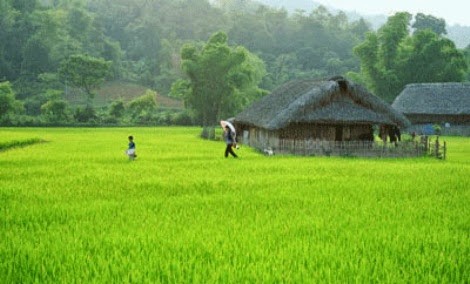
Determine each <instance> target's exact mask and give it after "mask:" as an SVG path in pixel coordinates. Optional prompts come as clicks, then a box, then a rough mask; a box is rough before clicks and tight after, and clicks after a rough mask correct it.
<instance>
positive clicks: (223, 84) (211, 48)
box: [175, 32, 265, 126]
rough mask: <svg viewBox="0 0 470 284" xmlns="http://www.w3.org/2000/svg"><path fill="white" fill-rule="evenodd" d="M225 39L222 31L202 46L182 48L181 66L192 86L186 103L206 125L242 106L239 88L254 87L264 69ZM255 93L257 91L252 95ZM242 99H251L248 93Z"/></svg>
mask: <svg viewBox="0 0 470 284" xmlns="http://www.w3.org/2000/svg"><path fill="white" fill-rule="evenodd" d="M227 40H228V38H227V35H226V34H225V33H223V32H218V33H215V34H213V35H212V36H211V38H210V39H209V41H208V42H207V43H206V44H205V45H204V46H203V47H202V48H201V49H198V48H197V47H196V46H195V45H191V44H188V45H186V46H184V47H183V49H182V50H181V58H182V60H183V61H182V68H183V70H184V71H185V73H186V75H187V76H188V77H189V80H190V86H191V92H186V94H187V95H189V96H187V97H185V102H186V103H187V105H189V106H190V107H191V108H192V109H194V110H195V112H196V115H197V118H198V120H200V121H201V122H202V124H203V125H205V126H207V125H215V124H217V121H218V120H220V119H221V118H222V117H223V116H226V115H233V114H235V113H236V112H237V111H239V110H240V109H241V108H242V107H243V106H245V105H246V103H245V104H243V102H242V100H241V99H240V98H239V97H240V94H241V92H240V91H243V90H252V89H255V90H256V88H257V85H258V84H259V82H260V81H261V78H262V76H263V75H264V72H265V71H264V65H263V63H262V62H261V61H260V60H259V59H258V58H257V57H256V56H255V55H254V54H250V53H249V51H248V50H246V49H245V48H243V47H230V46H229V45H228V42H227ZM178 86H181V84H180V83H179V84H178ZM175 88H176V87H175ZM247 93H248V94H249V92H247ZM237 95H238V96H237ZM243 95H245V94H243ZM255 95H256V91H255V94H254V95H253V94H252V97H253V96H255ZM243 99H245V100H247V101H248V102H251V100H252V98H250V97H249V96H244V97H243Z"/></svg>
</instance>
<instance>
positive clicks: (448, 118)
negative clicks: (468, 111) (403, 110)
mask: <svg viewBox="0 0 470 284" xmlns="http://www.w3.org/2000/svg"><path fill="white" fill-rule="evenodd" d="M405 116H406V117H407V118H408V119H409V120H410V122H411V123H412V124H425V123H433V124H434V123H446V122H449V123H454V124H459V125H462V124H466V125H470V115H440V114H405Z"/></svg>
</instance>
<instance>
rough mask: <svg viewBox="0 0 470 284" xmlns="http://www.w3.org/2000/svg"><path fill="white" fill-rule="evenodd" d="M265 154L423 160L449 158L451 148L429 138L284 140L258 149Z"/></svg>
mask: <svg viewBox="0 0 470 284" xmlns="http://www.w3.org/2000/svg"><path fill="white" fill-rule="evenodd" d="M256 148H258V149H260V150H262V151H265V152H266V150H272V152H273V153H274V154H293V155H302V156H345V157H348V156H351V157H355V156H359V157H422V156H426V155H432V156H434V157H437V158H440V159H445V158H446V153H447V145H446V143H445V142H443V143H441V142H440V141H439V139H438V138H437V139H436V140H434V141H432V139H429V138H428V137H424V138H422V139H418V140H417V141H401V142H397V143H391V142H386V143H384V142H382V141H319V140H291V139H280V140H279V143H278V146H277V147H269V146H267V147H256Z"/></svg>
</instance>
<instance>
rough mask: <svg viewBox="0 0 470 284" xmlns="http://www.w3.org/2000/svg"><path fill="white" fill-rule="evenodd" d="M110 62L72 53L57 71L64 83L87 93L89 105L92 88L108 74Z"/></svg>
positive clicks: (89, 103) (91, 97)
mask: <svg viewBox="0 0 470 284" xmlns="http://www.w3.org/2000/svg"><path fill="white" fill-rule="evenodd" d="M109 67H110V62H107V61H105V60H104V59H101V58H94V57H91V56H88V55H84V54H77V55H72V56H70V58H68V59H67V60H64V61H63V62H62V64H61V66H60V69H59V73H60V76H61V78H62V81H63V82H64V84H69V85H71V86H72V87H75V88H79V89H81V90H82V91H83V92H85V94H86V95H87V104H88V105H91V102H92V99H93V97H94V93H93V90H94V89H95V88H97V87H98V86H99V85H100V84H101V83H102V82H103V81H104V79H105V77H106V75H107V74H108V71H109Z"/></svg>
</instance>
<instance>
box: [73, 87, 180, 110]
mask: <svg viewBox="0 0 470 284" xmlns="http://www.w3.org/2000/svg"><path fill="white" fill-rule="evenodd" d="M147 90H148V88H147V87H144V86H141V85H137V84H133V83H126V82H117V81H115V82H106V83H105V84H103V86H102V87H101V88H99V89H97V90H96V91H95V92H96V96H95V98H94V99H93V102H94V104H95V106H97V107H101V106H105V105H107V104H109V103H110V102H112V101H115V100H123V101H124V102H129V101H131V100H133V99H135V98H137V97H139V96H142V95H143V94H145V91H147ZM66 97H67V100H68V101H70V103H71V104H72V105H81V104H84V103H85V97H84V96H83V95H82V94H80V93H79V92H78V91H74V90H70V91H69V92H68V95H67V96H66ZM157 104H158V106H159V107H164V108H183V102H182V101H179V100H176V99H174V98H170V97H167V96H163V95H160V94H157Z"/></svg>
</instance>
